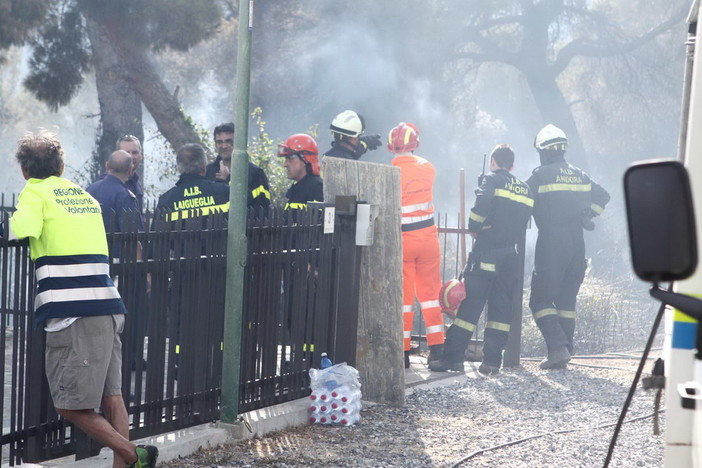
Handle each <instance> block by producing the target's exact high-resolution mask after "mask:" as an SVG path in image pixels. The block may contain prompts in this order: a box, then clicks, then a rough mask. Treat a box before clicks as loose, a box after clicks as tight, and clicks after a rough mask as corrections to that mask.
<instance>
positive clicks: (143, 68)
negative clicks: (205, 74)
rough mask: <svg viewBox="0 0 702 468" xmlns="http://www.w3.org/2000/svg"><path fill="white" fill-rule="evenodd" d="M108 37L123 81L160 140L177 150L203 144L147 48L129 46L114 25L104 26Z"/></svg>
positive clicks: (127, 40) (106, 24)
mask: <svg viewBox="0 0 702 468" xmlns="http://www.w3.org/2000/svg"><path fill="white" fill-rule="evenodd" d="M103 26H104V27H105V30H106V31H107V37H108V38H109V39H110V42H111V44H112V46H113V47H114V49H115V51H116V52H117V56H118V58H119V61H120V62H121V64H122V66H123V67H124V69H125V70H126V71H127V75H126V79H127V82H128V83H129V84H130V85H131V87H132V88H133V89H134V90H135V91H136V92H137V94H138V95H139V97H140V98H141V102H143V103H144V105H145V106H146V109H147V110H148V111H149V113H150V114H151V116H152V117H153V118H154V121H155V122H156V127H157V128H158V130H159V131H160V132H161V134H162V135H163V137H164V138H165V139H166V140H167V141H168V142H169V143H170V144H171V146H172V147H173V149H178V148H180V147H181V146H183V145H184V144H186V143H202V141H201V140H200V136H199V135H198V133H197V132H196V131H195V127H194V125H193V124H192V122H191V121H190V120H189V119H188V118H187V117H186V115H185V113H183V111H182V109H181V108H180V104H179V103H178V100H177V99H176V97H175V95H173V94H172V93H170V92H169V91H168V89H166V85H165V84H164V83H163V80H162V79H161V75H160V74H159V72H158V69H157V67H156V64H155V63H154V60H153V59H152V58H151V57H150V56H149V55H148V49H144V48H143V47H139V46H138V45H134V44H131V43H130V42H129V39H128V38H124V34H123V31H121V30H120V29H119V28H118V27H117V25H115V24H111V23H105V24H104V25H103Z"/></svg>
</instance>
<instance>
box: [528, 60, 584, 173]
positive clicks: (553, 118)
mask: <svg viewBox="0 0 702 468" xmlns="http://www.w3.org/2000/svg"><path fill="white" fill-rule="evenodd" d="M521 71H522V73H524V76H525V77H526V80H527V83H528V84H529V89H531V93H532V95H533V96H534V102H535V103H536V106H537V107H538V108H539V111H540V112H541V117H542V118H543V120H544V122H543V124H544V125H546V124H549V123H551V124H553V125H555V126H556V127H558V128H560V129H561V130H563V131H564V132H565V134H566V136H567V137H568V152H567V154H566V159H567V160H568V161H570V162H572V163H573V164H574V165H575V166H578V167H580V168H581V169H583V170H584V171H587V170H588V167H589V165H588V158H587V154H586V153H585V148H584V146H583V142H582V139H581V138H580V132H578V127H577V126H576V124H575V118H573V113H572V111H571V110H570V106H569V105H568V102H567V101H566V99H565V97H564V96H563V93H562V92H561V89H560V88H559V87H558V83H556V78H555V77H551V76H549V72H548V70H545V71H544V70H543V69H534V70H530V69H522V70H521ZM539 129H540V128H539Z"/></svg>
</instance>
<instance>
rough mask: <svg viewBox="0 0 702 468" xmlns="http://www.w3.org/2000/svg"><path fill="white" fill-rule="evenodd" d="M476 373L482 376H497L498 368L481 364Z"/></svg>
mask: <svg viewBox="0 0 702 468" xmlns="http://www.w3.org/2000/svg"><path fill="white" fill-rule="evenodd" d="M478 372H479V373H480V374H482V375H497V374H499V373H500V367H499V366H491V365H490V364H486V363H484V362H481V363H480V366H479V367H478Z"/></svg>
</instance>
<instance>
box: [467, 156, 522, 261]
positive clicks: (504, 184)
mask: <svg viewBox="0 0 702 468" xmlns="http://www.w3.org/2000/svg"><path fill="white" fill-rule="evenodd" d="M533 207H534V199H533V197H532V194H531V190H530V189H529V186H528V185H527V184H525V183H524V182H522V181H521V180H519V179H518V178H516V177H515V176H513V175H512V174H510V172H509V171H507V170H506V169H498V170H496V171H494V172H491V173H489V174H487V175H486V176H485V178H484V179H483V183H482V184H481V186H480V187H479V188H478V189H477V190H476V191H475V204H474V205H473V208H472V209H471V210H470V216H469V219H468V230H469V231H471V232H475V233H478V240H479V242H480V243H481V244H482V247H484V248H499V247H506V246H510V245H514V244H516V243H517V242H518V240H519V238H520V237H521V236H522V235H524V231H525V229H526V225H527V223H528V222H529V218H530V217H531V213H532V210H533ZM481 233H485V235H484V236H481V235H480V234H481ZM476 245H477V243H476Z"/></svg>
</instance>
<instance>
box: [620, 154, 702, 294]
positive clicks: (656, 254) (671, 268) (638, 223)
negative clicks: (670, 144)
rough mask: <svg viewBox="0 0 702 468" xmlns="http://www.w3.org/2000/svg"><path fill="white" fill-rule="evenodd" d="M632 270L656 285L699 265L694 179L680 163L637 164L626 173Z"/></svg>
mask: <svg viewBox="0 0 702 468" xmlns="http://www.w3.org/2000/svg"><path fill="white" fill-rule="evenodd" d="M624 198H625V200H626V212H627V222H628V225H629V244H630V247H631V259H632V263H633V266H634V272H635V273H636V276H638V277H639V278H640V279H642V280H644V281H648V282H652V283H658V282H668V281H677V280H682V279H685V278H688V277H689V276H690V275H692V274H693V273H694V271H695V268H696V267H697V235H696V231H695V212H694V209H693V205H692V193H691V190H690V179H689V177H688V174H687V170H686V169H685V166H683V165H682V164H681V163H680V162H678V161H673V160H669V161H644V162H640V163H635V164H634V165H632V166H631V167H629V168H628V169H627V170H626V172H625V173H624Z"/></svg>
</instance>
